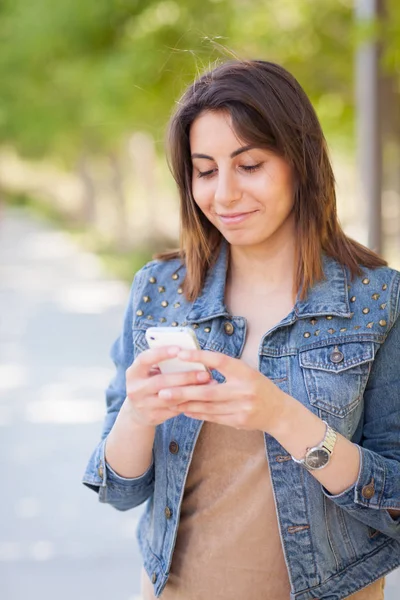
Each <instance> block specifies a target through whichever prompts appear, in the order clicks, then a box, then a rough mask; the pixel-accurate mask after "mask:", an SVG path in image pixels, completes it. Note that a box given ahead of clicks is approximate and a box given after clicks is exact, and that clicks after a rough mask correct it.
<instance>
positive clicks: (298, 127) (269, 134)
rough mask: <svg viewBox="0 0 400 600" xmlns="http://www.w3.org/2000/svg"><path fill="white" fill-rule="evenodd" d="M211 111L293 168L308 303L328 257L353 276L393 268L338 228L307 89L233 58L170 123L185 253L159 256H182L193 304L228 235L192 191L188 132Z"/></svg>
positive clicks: (267, 66) (276, 71)
mask: <svg viewBox="0 0 400 600" xmlns="http://www.w3.org/2000/svg"><path fill="white" fill-rule="evenodd" d="M206 110H210V111H224V112H227V113H229V115H230V117H231V119H232V124H233V128H234V130H235V132H236V134H237V135H238V137H239V138H240V139H241V140H243V141H244V142H245V143H248V144H252V145H257V146H258V147H260V148H267V149H269V150H272V151H274V152H276V153H278V154H279V155H281V156H283V157H284V158H285V159H286V160H287V161H288V163H289V164H290V165H291V167H292V169H293V173H294V181H295V203H294V211H295V222H296V229H297V266H296V270H295V281H294V286H295V289H296V291H298V290H300V298H301V299H304V298H305V297H306V295H307V291H308V289H309V288H310V287H311V286H313V285H314V284H315V283H316V282H317V281H318V280H321V279H323V276H324V274H323V268H322V253H323V252H324V253H326V254H327V255H329V256H331V257H332V258H334V259H335V260H337V261H338V262H339V263H341V264H342V265H344V266H347V267H348V268H349V270H350V273H351V276H352V277H354V276H355V275H361V274H362V269H361V265H363V266H365V267H371V268H374V267H379V266H383V265H386V264H387V263H386V261H384V260H383V259H382V258H380V257H379V256H378V255H377V254H375V253H374V252H372V251H371V250H369V249H368V248H366V247H364V246H362V245H361V244H359V243H358V242H356V241H354V240H352V239H350V238H349V237H347V236H346V235H345V233H344V232H343V230H342V228H341V226H340V224H339V221H338V218H337V212H336V194H335V180H334V175H333V172H332V166H331V164H330V160H329V156H328V150H327V144H326V140H325V138H324V135H323V132H322V129H321V126H320V123H319V121H318V118H317V115H316V114H315V111H314V109H313V107H312V105H311V102H310V100H309V99H308V97H307V95H306V94H305V92H304V90H303V89H302V88H301V86H300V84H299V83H298V82H297V81H296V79H295V78H294V77H293V76H292V75H291V74H290V73H288V72H287V71H286V70H285V69H284V68H283V67H281V66H279V65H277V64H274V63H271V62H266V61H261V60H251V61H242V60H235V61H229V62H226V63H224V64H222V65H220V66H218V67H217V68H215V69H214V70H212V71H210V72H208V73H206V74H204V75H203V76H202V77H200V78H199V79H198V80H197V81H195V82H194V83H193V84H192V85H191V86H190V87H189V88H188V89H187V90H186V92H185V93H184V95H183V97H182V98H181V99H180V101H179V102H178V109H177V110H176V112H175V114H174V115H173V116H172V118H171V121H170V125H169V131H168V158H169V165H170V168H171V171H172V174H173V176H174V178H175V181H176V183H177V185H178V190H179V195H180V224H181V231H180V249H179V250H178V251H174V252H164V253H162V254H159V255H158V258H161V259H164V260H168V259H171V258H177V257H180V258H181V259H182V260H183V261H184V263H185V264H186V268H187V274H186V279H185V282H184V291H185V295H186V297H187V298H188V300H194V299H195V298H197V296H198V295H199V293H200V291H201V289H202V286H203V283H204V279H205V276H206V274H207V271H208V269H209V268H210V266H211V265H212V264H213V262H214V260H215V258H216V256H217V255H218V249H219V247H220V244H221V241H222V235H221V233H220V232H219V231H218V230H217V229H216V228H215V227H214V225H212V224H211V223H210V222H209V221H208V219H207V218H206V217H205V216H204V214H203V213H202V212H201V210H200V209H199V208H198V206H197V204H196V202H195V201H194V198H193V194H192V161H191V153H190V143H189V132H190V127H191V125H192V123H193V121H194V120H195V119H196V118H197V117H198V116H199V115H200V114H201V113H202V112H204V111H206Z"/></svg>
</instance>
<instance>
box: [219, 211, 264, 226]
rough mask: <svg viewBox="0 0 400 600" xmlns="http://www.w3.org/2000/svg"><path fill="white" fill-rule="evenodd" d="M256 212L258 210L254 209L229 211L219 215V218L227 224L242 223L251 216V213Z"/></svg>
mask: <svg viewBox="0 0 400 600" xmlns="http://www.w3.org/2000/svg"><path fill="white" fill-rule="evenodd" d="M256 212H258V211H256V210H253V211H251V212H242V213H229V214H225V215H218V218H219V219H220V220H221V221H222V222H223V223H225V224H229V223H241V222H242V221H244V220H245V219H247V218H249V217H251V215H254V214H255V213H256Z"/></svg>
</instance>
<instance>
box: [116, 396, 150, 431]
mask: <svg viewBox="0 0 400 600" xmlns="http://www.w3.org/2000/svg"><path fill="white" fill-rule="evenodd" d="M118 420H119V421H122V422H123V423H124V427H127V428H129V429H130V430H131V431H135V432H136V431H146V430H148V431H149V432H151V431H155V429H156V427H155V425H149V424H148V423H146V421H144V420H143V419H142V417H141V415H140V414H139V413H138V412H137V410H136V409H135V408H134V406H132V404H131V401H130V400H129V398H128V397H126V398H125V401H124V403H123V404H122V406H121V410H120V412H119V414H118V417H117V421H118Z"/></svg>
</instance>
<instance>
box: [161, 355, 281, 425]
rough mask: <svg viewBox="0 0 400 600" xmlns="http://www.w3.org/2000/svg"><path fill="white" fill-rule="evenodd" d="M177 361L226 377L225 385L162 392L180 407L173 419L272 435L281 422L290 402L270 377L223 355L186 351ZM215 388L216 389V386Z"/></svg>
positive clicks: (171, 389) (178, 388)
mask: <svg viewBox="0 0 400 600" xmlns="http://www.w3.org/2000/svg"><path fill="white" fill-rule="evenodd" d="M178 358H180V359H181V360H184V361H187V362H200V363H202V364H203V365H205V366H206V367H208V368H209V369H215V370H217V371H219V372H220V373H221V374H222V375H224V376H225V382H224V383H222V384H216V382H215V380H213V381H212V382H211V384H209V385H190V386H182V387H176V388H169V389H168V390H167V389H165V390H161V391H160V392H159V396H160V397H161V398H163V399H168V400H169V399H171V405H172V404H175V405H176V404H177V403H178V406H175V407H174V409H172V407H171V412H172V413H173V415H178V414H181V413H184V414H185V415H186V416H188V417H192V418H194V419H199V420H204V421H211V422H213V423H218V424H220V425H229V426H231V427H235V428H236V429H259V430H261V431H265V432H267V433H271V432H272V430H273V429H274V426H275V425H276V423H277V421H278V420H279V419H280V417H281V415H282V413H283V410H284V407H285V399H287V398H290V397H288V396H287V394H285V393H284V392H282V391H281V390H280V389H279V388H278V387H277V386H276V385H275V384H274V383H272V381H270V379H268V377H265V375H263V374H262V373H260V372H259V371H256V370H255V369H252V368H251V367H249V366H248V365H247V364H246V363H244V362H243V361H241V360H239V359H237V358H232V357H230V356H226V355H225V354H222V353H221V352H210V351H207V350H183V351H181V352H180V353H179V354H178ZM213 384H214V385H213Z"/></svg>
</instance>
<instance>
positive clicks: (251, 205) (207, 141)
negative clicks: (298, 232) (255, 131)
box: [190, 111, 295, 247]
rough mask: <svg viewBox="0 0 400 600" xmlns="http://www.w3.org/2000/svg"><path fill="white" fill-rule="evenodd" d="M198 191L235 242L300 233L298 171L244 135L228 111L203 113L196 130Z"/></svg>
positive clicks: (200, 202) (198, 196) (195, 183)
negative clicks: (296, 218)
mask: <svg viewBox="0 0 400 600" xmlns="http://www.w3.org/2000/svg"><path fill="white" fill-rule="evenodd" d="M190 149H191V155H192V162H193V178H192V191H193V197H194V199H195V201H196V204H197V205H198V206H199V208H200V209H201V210H202V212H203V213H204V214H205V216H206V217H207V219H208V220H209V221H211V223H213V225H214V226H215V227H216V228H217V229H218V230H219V231H220V232H221V234H222V235H223V236H224V238H225V239H226V240H227V241H228V242H229V243H230V244H232V245H234V246H236V245H237V246H252V247H255V246H260V245H261V246H265V247H268V246H270V245H271V244H272V243H273V242H278V243H281V242H283V241H284V240H285V239H287V238H288V237H291V238H293V237H294V235H295V234H294V216H293V212H292V208H293V203H294V199H293V197H294V193H293V176H292V169H291V168H290V166H289V165H288V163H287V162H286V161H285V160H284V159H283V158H281V157H280V156H278V155H277V154H274V153H273V152H271V151H269V150H265V149H261V148H256V147H252V146H248V145H247V144H245V143H243V142H242V141H241V140H239V139H238V137H237V136H236V134H235V132H234V131H233V128H232V122H231V118H230V116H229V114H228V113H226V112H211V111H206V112H204V113H202V114H201V115H200V116H199V117H197V119H196V120H195V121H194V122H193V124H192V126H191V129H190Z"/></svg>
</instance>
